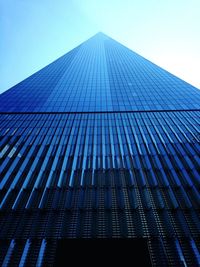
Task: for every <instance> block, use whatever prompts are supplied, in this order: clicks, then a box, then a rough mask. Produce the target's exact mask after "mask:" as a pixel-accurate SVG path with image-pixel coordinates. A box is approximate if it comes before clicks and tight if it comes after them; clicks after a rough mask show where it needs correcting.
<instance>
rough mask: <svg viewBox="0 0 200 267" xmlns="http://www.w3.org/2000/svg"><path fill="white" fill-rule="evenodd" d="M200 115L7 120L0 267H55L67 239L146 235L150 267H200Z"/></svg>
mask: <svg viewBox="0 0 200 267" xmlns="http://www.w3.org/2000/svg"><path fill="white" fill-rule="evenodd" d="M199 116H200V112H198V111H179V112H178V111H176V112H140V113H137V112H129V113H119V112H116V113H105V114H104V113H88V114H86V113H85V114H81V113H79V114H70V113H69V114H1V116H0V130H1V131H0V133H1V139H0V145H1V147H0V148H1V154H0V159H1V181H0V189H1V194H0V216H1V221H0V223H1V224H0V239H1V251H2V253H1V261H2V262H3V263H4V265H5V264H6V261H8V266H17V264H19V263H20V265H21V266H35V264H36V265H37V266H42V264H43V265H44V266H46V265H47V266H48V264H49V265H51V264H52V263H53V261H54V257H55V250H56V242H57V241H56V240H58V239H60V238H138V237H142V238H146V240H147V243H148V248H149V252H150V255H151V261H152V265H153V266H161V264H165V265H166V266H167V264H169V265H173V266H179V265H180V266H181V263H182V262H183V261H184V262H185V264H186V266H198V264H199V261H200V258H199V253H198V247H199V230H200V218H199V206H200V196H199V188H200V180H199V171H200V168H199V166H200V159H199V156H198V153H199V151H200V145H199V136H198V129H199V128H198V127H199V125H198V120H199ZM33 250H34V251H35V252H34V256H33V255H32V256H31V253H32V251H33ZM52 251H54V253H53V252H52ZM48 254H51V257H49V256H48ZM158 254H159V256H158ZM45 255H46V256H45ZM22 263H23V264H22ZM25 263H26V264H25ZM175 263H176V265H174V264H175ZM45 264H46V265H45ZM165 265H163V266H165ZM5 266H7V265H5Z"/></svg>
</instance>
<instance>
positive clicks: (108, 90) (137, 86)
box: [0, 34, 200, 112]
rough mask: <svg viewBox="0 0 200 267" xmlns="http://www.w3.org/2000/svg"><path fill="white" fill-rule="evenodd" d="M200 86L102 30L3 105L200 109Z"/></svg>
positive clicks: (0, 102)
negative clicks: (182, 78) (191, 83)
mask: <svg viewBox="0 0 200 267" xmlns="http://www.w3.org/2000/svg"><path fill="white" fill-rule="evenodd" d="M199 103H200V91H199V90H198V89H196V88H195V87H193V86H192V85H190V84H188V83H186V82H184V81H182V80H181V79H179V78H177V77H175V76H174V75H172V74H170V73H169V72H167V71H165V70H163V69H162V68H160V67H158V66H156V65H155V64H153V63H151V62H150V61H148V60H146V59H145V58H143V57H141V56H140V55H138V54H136V53H135V52H133V51H131V50H129V49H128V48H126V47H124V46H123V45H121V44H120V43H118V42H116V41H114V40H113V39H111V38H109V37H108V36H106V35H103V34H97V35H96V36H94V37H93V38H91V39H89V40H88V41H86V42H84V43H83V44H81V45H80V46H78V47H77V48H75V49H73V50H72V51H70V52H69V53H67V54H66V55H64V56H62V57H61V58H59V59H58V60H56V61H55V62H53V63H52V64H50V65H48V66H47V67H45V68H43V69H42V70H40V71H39V72H37V73H35V74H33V75H32V76H31V77H29V78H27V79H26V80H24V81H22V82H21V83H19V84H17V85H15V86H14V87H13V88H11V89H10V90H8V91H6V92H5V93H3V94H1V95H0V111H6V112H25V111H29V112H30V111H34V112H47V111H48V112H58V111H60V112H64V111H65V112H82V111H85V112H89V111H137V110H181V109H188V110H189V109H199V108H200V105H199Z"/></svg>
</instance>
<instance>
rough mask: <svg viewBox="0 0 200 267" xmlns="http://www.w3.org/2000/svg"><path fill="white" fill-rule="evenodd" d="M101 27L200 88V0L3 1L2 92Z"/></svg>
mask: <svg viewBox="0 0 200 267" xmlns="http://www.w3.org/2000/svg"><path fill="white" fill-rule="evenodd" d="M99 31H102V32H104V33H105V34H107V35H109V36H110V37H112V38H114V39H116V40H117V41H119V42H121V43H122V44H124V45H126V46H128V47H129V48H131V49H132V50H134V51H135V52H137V53H139V54H141V55H142V56H144V57H146V58H147V59H149V60H151V61H153V62H154V63H156V64H157V65H159V66H161V67H163V68H165V69H166V70H168V71H170V72H171V73H173V74H175V75H177V76H179V77H180V78H182V79H183V80H185V81H187V82H189V83H191V84H193V85H195V86H196V87H198V88H200V0H0V92H3V91H5V90H7V89H8V88H10V87H11V86H13V85H14V84H16V83H18V82H20V81H21V80H23V79H25V78H26V77H28V76H30V75H31V74H33V73H34V72H36V71H38V70H39V69H41V68H42V67H44V66H46V65H48V64H49V63H51V62H52V61H54V60H55V59H57V58H58V57H60V56H61V55H63V54H65V53H66V52H68V51H69V50H71V49H72V48H74V47H75V46H77V45H78V44H80V43H81V42H83V41H85V40H86V39H88V38H89V37H91V36H92V35H94V34H96V33H97V32H99Z"/></svg>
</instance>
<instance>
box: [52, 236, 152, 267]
mask: <svg viewBox="0 0 200 267" xmlns="http://www.w3.org/2000/svg"><path fill="white" fill-rule="evenodd" d="M94 259H95V261H96V263H98V265H99V264H100V265H102V266H104V265H105V264H106V263H109V261H110V260H111V262H113V263H115V264H117V263H120V262H122V261H123V262H124V264H126V263H128V262H129V265H130V266H135V267H137V266H138V267H141V266H144V267H152V265H151V260H150V255H149V250H148V245H147V240H146V239H145V238H133V239H60V240H58V243H57V249H56V257H55V262H54V266H55V267H57V266H58V267H65V266H69V264H70V262H71V261H73V265H76V264H78V263H79V264H80V262H81V261H82V264H83V265H85V264H89V265H90V264H92V265H95V262H93V261H94ZM108 260H109V261H108Z"/></svg>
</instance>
